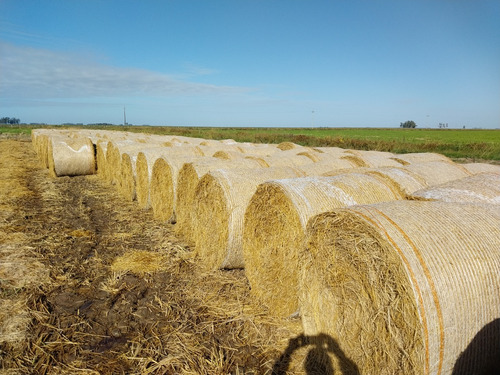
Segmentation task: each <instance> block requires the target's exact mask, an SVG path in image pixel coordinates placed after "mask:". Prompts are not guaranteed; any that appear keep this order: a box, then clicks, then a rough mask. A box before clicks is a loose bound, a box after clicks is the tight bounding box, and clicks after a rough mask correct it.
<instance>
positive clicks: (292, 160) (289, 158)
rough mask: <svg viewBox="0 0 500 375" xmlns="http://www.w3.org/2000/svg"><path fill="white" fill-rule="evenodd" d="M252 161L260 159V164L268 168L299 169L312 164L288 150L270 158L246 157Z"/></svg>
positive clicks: (293, 151)
mask: <svg viewBox="0 0 500 375" xmlns="http://www.w3.org/2000/svg"><path fill="white" fill-rule="evenodd" d="M247 157H249V158H253V159H260V160H261V163H262V164H267V165H268V166H269V167H300V166H303V165H307V164H312V163H313V161H312V160H311V159H310V158H308V157H307V156H304V155H297V150H293V149H292V150H288V151H281V152H279V153H275V154H273V155H270V156H253V157H251V156H247Z"/></svg>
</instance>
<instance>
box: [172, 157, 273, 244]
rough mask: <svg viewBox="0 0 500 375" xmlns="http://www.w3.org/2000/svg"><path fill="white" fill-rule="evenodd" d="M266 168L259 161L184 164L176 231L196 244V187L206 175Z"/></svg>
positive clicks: (194, 162)
mask: <svg viewBox="0 0 500 375" xmlns="http://www.w3.org/2000/svg"><path fill="white" fill-rule="evenodd" d="M258 168H264V167H263V166H262V165H261V164H260V163H259V162H258V161H257V160H254V159H238V160H232V161H226V160H218V159H203V160H198V161H192V162H188V163H184V165H183V166H182V167H181V169H180V170H179V174H178V178H177V195H176V198H177V202H176V204H175V212H176V225H175V230H176V232H177V233H179V234H181V235H182V236H183V237H184V238H185V240H187V241H188V242H194V236H193V225H192V220H193V216H194V214H193V210H194V199H195V191H196V186H197V185H198V182H199V181H200V179H201V178H202V177H203V175H205V174H206V173H209V172H211V171H215V170H217V169H226V170H227V169H239V170H246V169H258Z"/></svg>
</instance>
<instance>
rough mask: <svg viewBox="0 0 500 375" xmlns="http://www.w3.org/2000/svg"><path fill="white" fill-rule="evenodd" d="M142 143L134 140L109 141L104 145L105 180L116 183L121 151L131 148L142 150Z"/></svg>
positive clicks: (118, 175)
mask: <svg viewBox="0 0 500 375" xmlns="http://www.w3.org/2000/svg"><path fill="white" fill-rule="evenodd" d="M142 149H144V145H143V144H140V143H137V142H135V141H134V140H130V139H127V140H123V141H109V142H108V146H107V147H106V167H105V168H104V170H105V173H106V174H105V175H104V176H105V180H106V181H107V182H109V183H110V184H112V185H115V184H117V183H118V180H119V178H120V165H121V161H122V153H124V152H127V151H132V150H138V151H140V150H142Z"/></svg>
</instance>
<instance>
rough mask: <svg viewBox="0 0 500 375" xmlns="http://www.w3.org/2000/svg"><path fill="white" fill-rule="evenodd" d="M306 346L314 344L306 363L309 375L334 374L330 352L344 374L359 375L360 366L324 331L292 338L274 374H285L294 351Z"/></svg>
mask: <svg viewBox="0 0 500 375" xmlns="http://www.w3.org/2000/svg"><path fill="white" fill-rule="evenodd" d="M305 346H312V348H311V349H310V350H309V352H308V353H307V356H306V360H305V363H304V368H305V370H306V373H307V374H308V375H313V374H325V375H333V374H334V373H335V372H334V369H333V363H332V360H331V358H330V357H329V355H328V354H329V353H330V354H333V355H334V356H336V358H337V360H338V363H339V366H340V368H339V370H340V371H341V372H342V374H352V375H359V369H358V366H357V365H356V364H355V363H354V362H353V361H352V360H350V359H349V358H347V357H346V355H345V353H344V352H343V351H342V349H340V346H339V344H338V343H337V342H336V341H335V340H334V339H333V338H332V337H331V336H328V335H326V334H324V333H320V334H319V335H315V336H305V335H299V336H297V337H294V338H292V339H290V340H289V342H288V346H287V348H286V349H285V351H284V352H283V354H281V356H280V357H279V358H278V359H277V360H276V362H275V363H274V366H273V370H272V374H273V375H285V374H286V372H287V370H288V368H289V366H290V362H291V360H292V355H293V353H294V352H295V351H296V350H298V349H299V348H302V347H305Z"/></svg>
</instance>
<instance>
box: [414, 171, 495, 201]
mask: <svg viewBox="0 0 500 375" xmlns="http://www.w3.org/2000/svg"><path fill="white" fill-rule="evenodd" d="M412 197H413V198H422V199H429V200H438V201H442V202H462V203H465V202H470V203H490V204H500V174H496V173H480V174H476V175H473V176H469V177H465V178H461V179H459V180H453V181H450V182H447V183H445V184H442V185H438V186H433V187H430V188H427V189H422V190H418V191H416V192H414V193H413V194H412Z"/></svg>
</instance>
